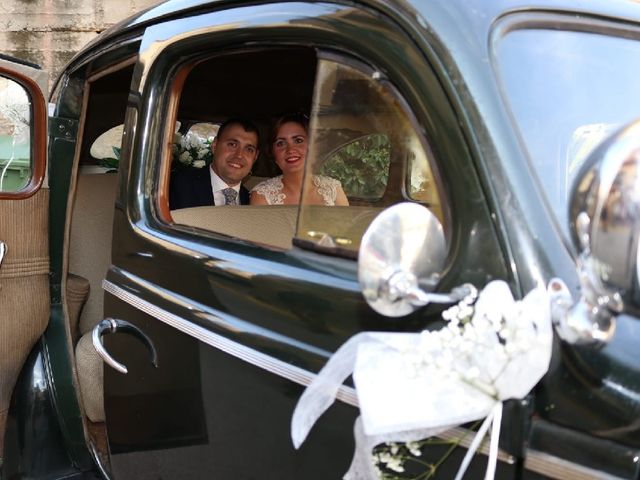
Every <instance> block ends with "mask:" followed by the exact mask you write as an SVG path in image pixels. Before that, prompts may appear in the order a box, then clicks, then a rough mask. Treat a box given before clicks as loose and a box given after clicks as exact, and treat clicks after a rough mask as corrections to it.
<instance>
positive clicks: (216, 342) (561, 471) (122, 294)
mask: <svg viewBox="0 0 640 480" xmlns="http://www.w3.org/2000/svg"><path fill="white" fill-rule="evenodd" d="M102 288H103V289H104V290H105V291H106V292H108V293H110V294H111V295H113V296H115V297H116V298H118V299H120V300H122V301H123V302H125V303H127V304H129V305H131V306H133V307H135V308H137V309H138V310H140V311H142V312H144V313H146V314H147V315H150V316H152V317H154V318H157V319H158V320H160V321H162V322H164V323H166V324H167V325H170V326H172V327H174V328H175V329H177V330H179V331H181V332H183V333H186V334H187V335H190V336H192V337H194V338H196V339H197V340H199V341H201V342H204V343H206V344H207V345H210V346H212V347H214V348H217V349H219V350H221V351H223V352H225V353H228V354H229V355H232V356H234V357H236V358H238V359H240V360H243V361H245V362H247V363H250V364H251V365H255V366H256V367H259V368H262V369H264V370H266V371H268V372H270V373H273V374H275V375H278V376H280V377H282V378H286V379H287V380H291V381H292V382H295V383H297V384H299V385H302V386H304V387H306V386H308V385H309V384H310V383H311V382H312V380H313V379H314V378H315V376H316V374H315V373H312V372H309V371H308V370H304V369H302V368H300V367H296V366H294V365H290V364H288V363H286V362H283V361H282V360H279V359H277V358H274V357H271V356H269V355H266V354H264V353H262V352H259V351H257V350H254V349H253V348H249V347H247V346H245V345H242V344H239V343H237V342H234V341H233V340H230V339H228V338H226V337H223V336H222V335H219V334H217V333H214V332H210V331H209V330H206V329H204V328H202V327H200V326H198V325H193V324H192V323H190V322H188V321H187V320H184V319H183V318H181V317H179V316H177V315H175V314H173V313H170V312H167V311H166V310H164V309H162V308H160V307H158V306H157V305H154V304H152V303H150V302H148V301H146V300H143V299H141V298H140V297H138V296H136V295H134V294H132V293H130V292H128V291H127V290H125V289H123V288H121V287H119V286H117V285H115V284H114V283H112V282H110V281H108V280H103V281H102ZM217 319H218V320H219V322H220V323H224V321H223V320H222V319H221V318H219V317H217ZM337 399H338V400H340V401H341V402H344V403H346V404H348V405H352V406H354V407H358V396H357V393H356V391H355V389H354V388H352V387H347V386H344V385H342V386H341V387H340V388H339V390H338V394H337ZM474 434H475V432H473V431H471V430H468V429H466V428H461V427H455V428H452V429H450V430H447V431H446V432H442V433H440V434H439V435H438V437H439V438H442V439H443V440H450V441H452V442H453V441H459V440H460V439H461V438H462V440H461V441H460V446H462V447H465V448H468V447H469V446H470V445H471V442H472V441H473V438H474ZM478 452H480V453H482V454H483V455H488V454H489V445H488V442H482V445H481V446H480V448H478ZM498 459H499V460H500V461H502V462H505V463H507V464H510V465H512V464H514V463H515V458H514V457H513V456H511V455H509V454H507V453H505V452H504V451H502V450H500V451H499V452H498ZM525 468H526V469H527V470H530V471H533V472H536V473H540V474H542V475H546V476H548V477H550V478H556V479H561V480H562V479H566V478H571V479H576V480H587V479H594V478H598V479H606V480H621V479H619V477H615V476H612V475H607V474H606V473H605V472H600V471H597V470H593V469H590V468H587V467H584V466H582V465H578V464H576V463H572V462H569V461H567V460H563V459H561V458H559V457H555V456H553V455H549V454H546V453H543V452H540V451H537V450H528V451H527V456H526V459H525Z"/></svg>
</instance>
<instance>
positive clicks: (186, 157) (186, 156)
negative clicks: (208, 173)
mask: <svg viewBox="0 0 640 480" xmlns="http://www.w3.org/2000/svg"><path fill="white" fill-rule="evenodd" d="M212 142H213V137H209V138H204V137H201V136H200V135H198V134H196V133H193V132H188V133H187V134H185V135H181V134H179V133H176V136H175V141H174V144H173V152H172V153H173V164H172V166H173V168H174V169H181V168H204V167H206V166H207V165H210V164H211V162H212V161H213V153H212V152H211V143H212Z"/></svg>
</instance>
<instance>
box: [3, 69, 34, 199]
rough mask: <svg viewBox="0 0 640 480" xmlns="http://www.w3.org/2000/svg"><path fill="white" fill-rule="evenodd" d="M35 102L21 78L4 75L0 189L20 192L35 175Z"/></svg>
mask: <svg viewBox="0 0 640 480" xmlns="http://www.w3.org/2000/svg"><path fill="white" fill-rule="evenodd" d="M30 118H31V102H30V99H29V95H28V94H27V91H26V90H25V89H24V88H23V87H22V86H21V85H20V84H18V83H17V82H15V81H13V80H11V79H9V78H5V77H0V192H17V191H19V190H22V189H23V188H24V187H26V186H27V185H28V183H29V180H30V179H31V141H30V134H31V128H30V127H31V123H30Z"/></svg>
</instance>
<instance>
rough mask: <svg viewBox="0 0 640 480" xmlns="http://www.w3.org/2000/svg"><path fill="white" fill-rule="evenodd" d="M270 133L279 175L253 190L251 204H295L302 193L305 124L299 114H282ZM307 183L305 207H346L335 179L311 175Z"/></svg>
mask: <svg viewBox="0 0 640 480" xmlns="http://www.w3.org/2000/svg"><path fill="white" fill-rule="evenodd" d="M272 132H273V135H272V142H271V150H272V152H273V156H274V158H275V161H276V164H277V165H278V167H280V170H282V175H279V176H277V177H273V178H270V179H269V180H265V181H264V182H261V183H259V184H258V185H256V186H255V187H253V189H252V190H251V205H297V204H299V203H300V194H301V191H302V179H303V175H304V164H305V159H306V155H307V137H308V133H309V122H308V120H307V119H306V117H305V116H304V115H301V114H289V115H285V116H283V117H280V118H279V119H278V120H277V121H276V122H275V124H274V126H273V129H272ZM307 183H308V185H307V186H306V188H305V202H304V203H305V204H312V205H349V201H348V200H347V196H346V195H345V193H344V191H343V190H342V186H341V185H340V182H339V181H338V180H335V179H333V178H330V177H325V176H322V175H313V176H312V177H311V179H310V180H309V178H307ZM309 184H312V185H313V188H311V185H309Z"/></svg>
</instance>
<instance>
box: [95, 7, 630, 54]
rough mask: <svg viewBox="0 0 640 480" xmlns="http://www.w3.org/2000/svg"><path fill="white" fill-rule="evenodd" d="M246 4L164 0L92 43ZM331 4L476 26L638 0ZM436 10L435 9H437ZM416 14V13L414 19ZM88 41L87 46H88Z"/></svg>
mask: <svg viewBox="0 0 640 480" xmlns="http://www.w3.org/2000/svg"><path fill="white" fill-rule="evenodd" d="M247 3H250V4H251V5H255V4H256V3H273V2H265V1H263V2H255V1H252V2H248V1H247V0H166V1H164V2H161V3H158V4H157V5H154V6H152V7H149V8H147V9H146V10H143V11H141V12H139V13H137V14H135V15H133V16H131V17H129V18H126V19H125V20H123V21H121V22H119V23H117V24H116V25H114V26H112V27H110V28H109V29H107V30H105V31H104V32H103V33H102V35H100V36H99V37H98V38H97V39H96V42H98V43H102V42H105V41H108V40H109V38H111V37H114V36H117V35H120V34H122V33H123V32H125V31H128V30H136V29H140V28H143V27H146V26H148V25H153V24H156V23H159V22H162V21H165V20H170V19H172V18H179V17H183V16H189V15H195V14H198V13H200V12H202V11H210V10H216V9H219V8H225V7H229V6H232V5H234V4H235V5H243V4H247ZM334 3H338V4H340V3H346V4H347V5H354V4H357V3H360V4H362V5H363V6H367V7H370V8H374V9H376V10H383V11H386V12H395V14H396V15H401V14H405V16H413V18H414V20H415V21H417V22H418V23H422V24H424V22H425V21H428V20H430V19H431V18H433V17H434V16H436V15H442V11H448V12H449V14H450V15H453V14H454V13H455V16H456V18H457V20H459V21H463V22H464V23H479V22H481V21H482V19H487V18H489V19H490V20H491V21H493V20H494V19H495V18H497V17H499V16H501V15H502V14H504V13H506V12H509V11H527V10H553V11H566V12H572V13H576V14H580V13H582V14H591V15H598V16H606V17H612V18H617V19H622V20H624V19H626V20H630V21H638V20H640V3H639V2H638V0H589V1H588V2H576V1H575V0H534V1H532V0H510V1H508V2H505V1H504V0H411V1H406V0H356V2H353V1H349V2H345V1H344V0H337V1H335V2H334ZM438 7H439V8H438ZM416 14H419V17H420V18H418V17H417V16H416ZM93 44H94V42H91V43H90V44H89V46H92V45H93Z"/></svg>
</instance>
